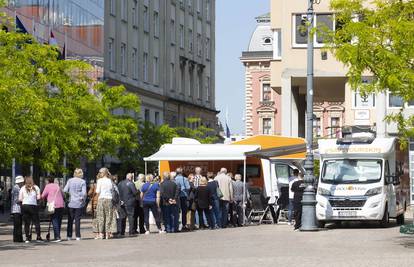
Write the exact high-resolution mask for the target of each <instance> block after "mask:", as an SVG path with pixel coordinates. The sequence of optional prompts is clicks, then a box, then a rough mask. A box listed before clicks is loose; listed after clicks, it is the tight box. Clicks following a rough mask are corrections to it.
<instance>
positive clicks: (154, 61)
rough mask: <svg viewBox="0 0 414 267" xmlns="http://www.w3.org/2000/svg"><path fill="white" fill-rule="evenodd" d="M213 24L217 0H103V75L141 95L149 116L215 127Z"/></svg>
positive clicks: (144, 112)
mask: <svg viewBox="0 0 414 267" xmlns="http://www.w3.org/2000/svg"><path fill="white" fill-rule="evenodd" d="M214 29H215V0H143V1H138V0H105V37H104V40H105V74H104V75H105V78H106V79H107V81H108V83H109V84H114V85H115V84H124V85H125V86H126V87H127V89H128V90H130V91H132V92H136V93H137V94H138V95H139V96H140V98H141V106H142V113H141V115H142V117H143V119H145V120H146V121H151V122H153V123H155V124H157V125H159V124H162V123H168V124H170V125H171V126H179V125H180V126H181V125H185V123H186V118H189V117H198V118H201V121H202V124H203V125H206V126H208V127H212V128H215V127H216V125H217V119H216V115H217V111H216V109H215V87H214V84H215V76H214V68H215V66H214V63H215V61H214V59H215V31H214ZM186 126H190V127H195V126H197V125H194V124H193V125H186Z"/></svg>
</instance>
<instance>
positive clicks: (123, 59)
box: [121, 43, 126, 75]
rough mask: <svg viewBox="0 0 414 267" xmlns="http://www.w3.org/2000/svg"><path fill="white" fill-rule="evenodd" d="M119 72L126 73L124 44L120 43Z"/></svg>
mask: <svg viewBox="0 0 414 267" xmlns="http://www.w3.org/2000/svg"><path fill="white" fill-rule="evenodd" d="M121 74H122V75H125V74H126V44H124V43H122V44H121Z"/></svg>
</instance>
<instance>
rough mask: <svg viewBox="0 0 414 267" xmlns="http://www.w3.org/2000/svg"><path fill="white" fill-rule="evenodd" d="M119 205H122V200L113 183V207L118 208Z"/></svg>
mask: <svg viewBox="0 0 414 267" xmlns="http://www.w3.org/2000/svg"><path fill="white" fill-rule="evenodd" d="M119 203H121V198H120V196H119V192H118V189H117V188H116V185H115V184H114V183H112V205H113V206H118V205H119Z"/></svg>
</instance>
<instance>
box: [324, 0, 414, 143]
mask: <svg viewBox="0 0 414 267" xmlns="http://www.w3.org/2000/svg"><path fill="white" fill-rule="evenodd" d="M331 8H332V10H333V11H334V12H335V17H336V25H337V27H336V30H335V32H332V33H331V34H330V37H331V39H330V41H331V45H332V46H331V48H332V50H333V52H334V54H335V56H336V58H337V59H338V60H339V61H341V62H343V63H344V64H345V66H346V67H347V68H348V77H349V83H350V84H351V86H352V88H353V89H358V90H359V91H360V92H361V93H362V94H370V93H375V92H384V91H387V90H388V91H389V92H390V93H392V94H393V95H396V96H400V97H402V99H403V100H404V101H405V102H409V101H412V100H413V99H414V1H402V0H370V1H367V0H332V1H331ZM366 75H373V76H374V79H373V81H372V82H369V83H366V82H364V79H363V76H366ZM387 119H388V121H390V120H393V121H397V122H398V124H399V130H400V133H401V134H402V135H403V136H405V137H410V136H411V137H414V130H413V126H414V117H413V116H404V115H403V114H402V113H401V112H400V113H399V114H397V115H390V116H388V118H387Z"/></svg>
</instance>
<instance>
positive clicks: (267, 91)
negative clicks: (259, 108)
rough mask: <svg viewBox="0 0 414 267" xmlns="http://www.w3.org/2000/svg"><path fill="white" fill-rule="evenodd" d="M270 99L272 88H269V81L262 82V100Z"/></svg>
mask: <svg viewBox="0 0 414 267" xmlns="http://www.w3.org/2000/svg"><path fill="white" fill-rule="evenodd" d="M270 100H272V89H271V88H270V83H263V84H262V101H270Z"/></svg>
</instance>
